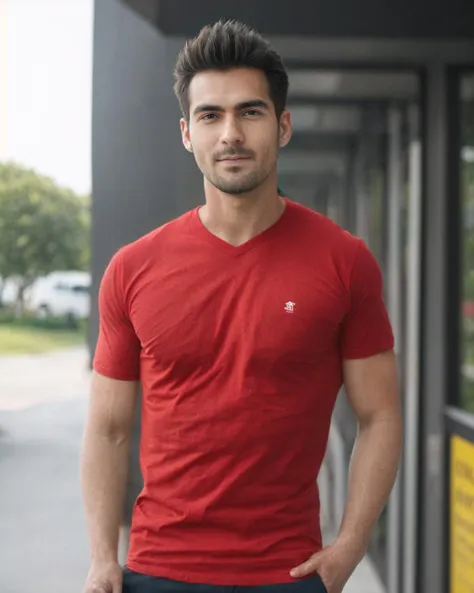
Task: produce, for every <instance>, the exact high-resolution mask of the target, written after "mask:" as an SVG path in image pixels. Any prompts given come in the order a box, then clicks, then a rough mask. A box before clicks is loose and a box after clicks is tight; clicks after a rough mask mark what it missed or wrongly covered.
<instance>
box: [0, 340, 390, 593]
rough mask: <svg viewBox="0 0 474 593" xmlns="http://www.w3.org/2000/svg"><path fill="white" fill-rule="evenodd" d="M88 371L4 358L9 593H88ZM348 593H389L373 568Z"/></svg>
mask: <svg viewBox="0 0 474 593" xmlns="http://www.w3.org/2000/svg"><path fill="white" fill-rule="evenodd" d="M13 358H15V360H13ZM86 364H87V357H86V355H85V351H84V350H81V349H74V350H69V351H65V352H61V353H59V352H58V353H55V354H51V355H41V356H34V357H21V358H20V357H11V359H9V360H7V359H6V358H0V426H1V427H2V428H4V430H5V434H3V435H1V434H0V475H1V476H2V478H1V488H0V533H1V537H0V558H1V562H0V584H1V587H0V589H1V593H65V592H67V593H79V592H80V590H81V587H82V583H83V580H84V577H85V574H86V573H87V569H88V562H89V557H88V543H87V534H86V531H85V525H84V517H83V512H82V502H81V495H80V485H79V472H78V469H79V452H80V444H81V439H82V430H83V425H84V420H85V415H86V411H87V397H86V395H87V391H88V373H87V372H86V370H85V369H86V366H85V365H86ZM344 593H383V587H381V585H380V583H379V582H378V580H377V578H376V576H375V571H373V569H372V567H371V564H370V562H369V561H368V560H364V561H363V562H362V563H361V565H360V566H359V567H358V568H357V569H356V571H355V573H354V575H353V577H352V578H351V580H350V582H349V583H348V584H347V587H346V588H345V589H344Z"/></svg>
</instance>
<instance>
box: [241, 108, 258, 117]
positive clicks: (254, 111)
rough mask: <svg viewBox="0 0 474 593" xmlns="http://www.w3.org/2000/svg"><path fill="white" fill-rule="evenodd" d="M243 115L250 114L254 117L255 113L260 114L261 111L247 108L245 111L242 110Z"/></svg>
mask: <svg viewBox="0 0 474 593" xmlns="http://www.w3.org/2000/svg"><path fill="white" fill-rule="evenodd" d="M244 115H250V116H251V117H255V116H256V115H261V112H260V111H258V110H257V109H247V111H245V112H244Z"/></svg>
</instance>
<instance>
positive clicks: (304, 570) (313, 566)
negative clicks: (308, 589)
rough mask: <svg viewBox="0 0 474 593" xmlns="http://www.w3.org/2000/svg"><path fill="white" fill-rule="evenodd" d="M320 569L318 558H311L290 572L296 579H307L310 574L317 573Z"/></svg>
mask: <svg viewBox="0 0 474 593" xmlns="http://www.w3.org/2000/svg"><path fill="white" fill-rule="evenodd" d="M317 568H318V558H317V556H311V558H309V560H306V562H303V564H300V565H299V566H296V567H295V568H293V569H291V570H290V576H291V577H295V578H300V577H305V576H306V575H308V574H311V573H313V572H316V570H317Z"/></svg>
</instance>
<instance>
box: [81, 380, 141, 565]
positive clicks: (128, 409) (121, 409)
mask: <svg viewBox="0 0 474 593" xmlns="http://www.w3.org/2000/svg"><path fill="white" fill-rule="evenodd" d="M137 395H138V383H137V382H135V381H119V380H116V379H109V378H107V377H104V376H102V375H100V374H98V373H97V372H94V373H93V375H92V386H91V397H90V403H89V412H88V419H87V424H86V429H85V434H84V442H83V451H82V459H81V481H82V492H83V499H84V509H85V514H86V520H87V527H88V532H89V539H90V546H91V559H92V565H97V564H102V565H105V564H114V563H117V553H118V551H117V548H118V533H119V527H120V523H121V520H122V515H123V507H124V497H125V488H126V479H127V472H128V459H129V444H130V437H131V429H132V424H133V418H134V414H135V406H136V402H137Z"/></svg>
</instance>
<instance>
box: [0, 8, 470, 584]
mask: <svg viewBox="0 0 474 593" xmlns="http://www.w3.org/2000/svg"><path fill="white" fill-rule="evenodd" d="M223 16H224V17H229V18H237V19H239V20H242V21H244V22H246V23H248V24H250V25H253V26H255V27H256V28H257V29H258V30H259V31H260V32H262V33H263V34H265V35H266V36H267V37H268V38H269V39H270V41H271V42H272V43H273V44H274V46H275V47H276V49H277V50H278V51H279V52H280V53H281V55H282V56H283V58H284V61H285V63H286V65H287V68H288V71H289V74H290V96H289V103H288V108H289V109H290V110H291V112H292V117H293V122H294V136H293V139H292V141H291V143H290V145H289V146H288V147H287V148H285V149H284V150H283V151H282V152H281V156H280V162H279V170H280V186H281V188H282V189H283V191H284V193H285V194H287V195H288V196H289V197H290V198H291V199H293V200H296V201H298V202H301V203H303V204H305V205H306V206H309V207H310V208H314V209H315V210H317V211H319V212H321V213H323V214H325V215H327V216H329V217H331V218H332V219H334V220H335V221H336V222H337V223H338V224H340V225H341V226H343V227H344V228H347V229H348V230H349V231H350V232H352V233H354V234H356V235H358V236H360V237H362V238H363V239H364V240H365V241H366V242H367V243H368V245H369V247H370V248H371V249H372V251H373V252H374V254H375V255H376V257H377V258H378V260H379V263H380V265H381V268H382V270H383V273H384V278H385V291H386V294H385V298H386V302H387V305H388V308H389V312H390V316H391V320H392V323H393V326H394V331H395V335H396V343H397V346H396V348H397V354H398V357H399V365H400V372H401V384H402V398H403V407H404V422H405V433H404V439H405V449H404V459H403V464H402V468H401V471H400V473H399V477H398V480H397V483H396V486H395V488H394V490H393V493H392V496H391V498H390V501H389V504H388V505H387V508H386V509H385V511H384V513H383V516H382V517H381V520H380V521H379V524H378V526H377V529H376V530H375V532H374V535H373V538H372V542H371V546H370V550H369V553H368V555H367V557H366V558H365V559H364V560H363V562H362V563H361V565H360V566H359V567H358V569H357V570H356V572H355V573H354V575H353V577H352V579H351V580H350V582H349V584H348V586H347V589H346V590H347V592H348V593H473V592H474V3H472V2H470V3H468V2H465V1H463V0H451V1H450V2H447V1H444V0H443V1H440V2H438V3H437V5H436V10H435V8H434V6H433V7H432V6H431V5H426V4H424V3H422V1H421V0H413V1H412V2H411V3H410V4H409V3H407V2H398V1H396V0H378V2H375V0H359V1H358V2H357V3H355V2H352V1H351V0H331V2H328V1H327V0H317V1H314V2H311V3H307V4H305V3H304V2H303V1H302V0H291V2H290V0H272V1H270V0H260V1H259V2H255V1H252V2H251V1H249V0H239V1H237V0H235V1H234V0H226V1H224V2H223V1H220V2H218V1H217V0H129V1H124V0H96V1H95V2H94V1H93V0H74V2H72V1H71V2H64V1H63V0H0V592H1V593H65V592H66V591H67V592H71V593H72V592H73V591H74V592H80V591H81V587H82V584H83V581H84V578H85V575H86V572H87V569H88V561H89V557H88V547H87V537H86V532H85V525H84V517H83V512H82V503H81V494H80V488H79V478H78V468H79V452H80V445H81V438H82V431H83V426H84V419H85V414H86V411H87V398H88V388H89V380H90V362H91V358H92V355H93V352H94V347H95V341H96V338H97V330H98V320H97V291H98V286H99V282H100V279H101V276H102V273H103V271H104V268H105V266H106V264H107V262H108V260H109V259H110V257H111V256H112V254H113V253H114V252H115V251H116V250H117V249H118V248H119V247H120V246H121V245H123V244H125V243H127V242H129V241H132V240H134V239H136V238H138V237H139V236H141V235H143V234H145V233H146V232H148V231H150V230H151V229H153V228H155V227H157V226H159V225H161V224H163V223H164V222H166V221H167V220H169V219H171V218H173V217H175V216H178V215H179V214H181V213H183V212H184V211H186V210H188V209H190V208H193V207H195V206H197V205H198V204H200V203H202V201H203V190H202V180H201V174H200V172H199V171H198V170H197V168H196V165H195V163H194V160H193V157H192V156H191V155H189V154H188V153H187V152H186V151H185V150H184V149H183V148H182V145H181V139H180V134H179V126H178V120H179V117H180V114H179V110H178V105H177V102H176V100H175V98H174V96H173V92H172V69H173V66H174V60H175V59H176V55H177V52H178V51H179V49H180V47H181V46H182V44H183V42H184V39H185V38H186V37H187V36H191V35H194V34H196V33H197V32H198V31H199V29H200V28H201V27H202V26H203V25H205V24H207V23H210V22H213V21H215V20H217V19H218V18H220V17H223ZM138 426H139V415H137V423H136V430H135V435H134V442H133V447H132V450H131V456H132V471H131V474H130V478H129V488H128V499H127V506H126V509H125V513H124V530H123V532H124V534H125V536H126V532H127V525H128V522H129V518H130V510H131V505H132V504H133V500H134V497H135V496H136V495H137V493H138V491H139V488H140V480H141V478H140V472H139V467H138V463H137V447H138V438H139V431H138ZM355 435H356V424H355V421H354V418H353V415H352V413H351V411H350V409H349V407H348V405H347V402H346V399H345V394H344V391H343V390H342V391H341V394H340V396H339V398H338V402H337V405H336V409H335V412H334V417H333V423H332V427H331V434H330V440H329V446H328V451H327V455H326V459H325V462H324V466H323V468H322V471H321V475H320V478H319V483H320V488H321V498H322V522H323V527H324V535H325V540H326V541H328V542H329V541H330V540H331V538H332V537H333V536H334V535H335V533H336V532H337V528H338V525H339V521H340V518H341V514H342V510H343V508H344V503H345V494H346V483H347V470H348V464H349V458H350V454H351V449H352V446H353V442H354V438H355ZM124 540H126V537H124V538H123V541H122V542H121V543H122V545H123V546H125V545H126V541H124Z"/></svg>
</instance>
